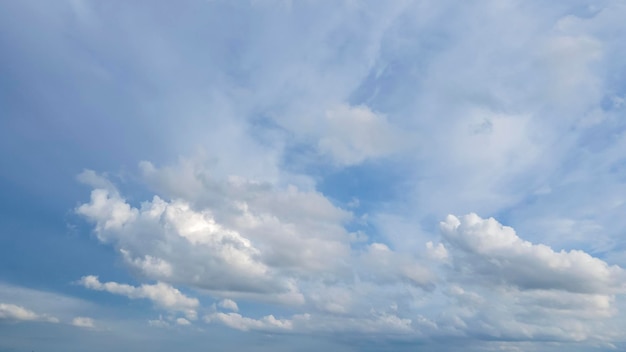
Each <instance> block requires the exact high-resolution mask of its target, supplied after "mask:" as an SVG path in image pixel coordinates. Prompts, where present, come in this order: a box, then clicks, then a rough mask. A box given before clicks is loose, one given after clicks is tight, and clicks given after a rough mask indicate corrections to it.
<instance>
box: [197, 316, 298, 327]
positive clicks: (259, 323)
mask: <svg viewBox="0 0 626 352" xmlns="http://www.w3.org/2000/svg"><path fill="white" fill-rule="evenodd" d="M204 319H205V321H207V322H209V323H210V322H213V321H218V322H220V323H222V324H224V325H226V326H228V327H231V328H233V329H237V330H242V331H248V330H258V331H283V330H291V329H292V328H293V322H292V321H291V320H288V319H276V318H275V317H274V316H273V315H267V316H264V317H262V318H260V319H253V318H248V317H244V316H242V315H241V314H239V313H221V312H217V313H213V314H211V315H207V316H205V317H204Z"/></svg>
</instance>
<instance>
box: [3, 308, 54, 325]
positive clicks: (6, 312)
mask: <svg viewBox="0 0 626 352" xmlns="http://www.w3.org/2000/svg"><path fill="white" fill-rule="evenodd" d="M0 319H6V320H15V321H40V322H46V323H58V322H59V319H57V318H55V317H52V316H49V315H47V314H37V313H35V312H33V311H32V310H28V309H26V308H24V307H22V306H18V305H15V304H10V303H0Z"/></svg>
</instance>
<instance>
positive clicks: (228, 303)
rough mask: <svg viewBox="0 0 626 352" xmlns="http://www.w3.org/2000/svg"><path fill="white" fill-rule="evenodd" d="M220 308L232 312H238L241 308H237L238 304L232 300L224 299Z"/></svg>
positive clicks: (220, 303) (219, 304)
mask: <svg viewBox="0 0 626 352" xmlns="http://www.w3.org/2000/svg"><path fill="white" fill-rule="evenodd" d="M218 306H220V307H221V308H224V309H228V310H232V311H233V312H238V311H239V307H238V306H237V302H235V301H233V300H232V299H228V298H227V299H223V300H221V301H220V302H219V303H218Z"/></svg>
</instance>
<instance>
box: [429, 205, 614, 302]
mask: <svg viewBox="0 0 626 352" xmlns="http://www.w3.org/2000/svg"><path fill="white" fill-rule="evenodd" d="M441 229H442V235H443V237H444V239H446V241H447V242H448V243H449V244H450V245H451V248H454V249H455V250H456V251H457V252H456V253H455V255H454V256H453V262H454V264H455V267H456V270H458V271H459V273H461V274H462V275H464V276H466V277H472V278H473V280H476V279H481V278H483V279H487V280H495V281H496V282H505V283H508V284H511V285H514V286H517V287H519V288H521V289H543V290H549V289H556V290H563V291H568V292H575V293H615V292H624V288H625V286H624V279H625V277H626V276H625V275H626V274H625V272H624V270H622V269H621V268H620V267H618V266H615V265H613V266H610V265H608V264H607V263H606V262H604V261H602V260H600V259H598V258H594V257H592V256H590V255H589V254H587V253H585V252H583V251H580V250H572V251H569V252H566V251H560V252H555V251H553V250H552V249H551V248H550V247H548V246H546V245H542V244H532V243H530V242H528V241H524V240H522V239H520V238H519V237H518V236H517V235H516V233H515V231H514V230H513V229H512V228H510V227H508V226H502V225H501V224H500V223H498V222H497V221H496V220H495V219H493V218H490V219H481V218H480V217H479V216H478V215H476V214H469V215H466V216H463V217H461V218H457V217H455V216H452V215H451V216H448V217H447V219H446V220H445V221H444V222H442V223H441Z"/></svg>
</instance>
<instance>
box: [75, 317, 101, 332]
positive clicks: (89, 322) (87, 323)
mask: <svg viewBox="0 0 626 352" xmlns="http://www.w3.org/2000/svg"><path fill="white" fill-rule="evenodd" d="M72 325H74V326H77V327H79V328H86V329H93V328H95V327H96V325H95V322H94V320H93V319H92V318H88V317H76V318H74V319H72Z"/></svg>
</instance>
